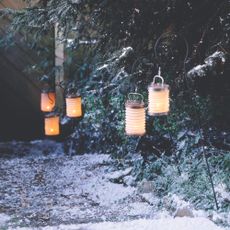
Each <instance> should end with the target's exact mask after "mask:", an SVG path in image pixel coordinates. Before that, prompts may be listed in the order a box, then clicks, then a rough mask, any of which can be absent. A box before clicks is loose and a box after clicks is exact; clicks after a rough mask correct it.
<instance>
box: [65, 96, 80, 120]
mask: <svg viewBox="0 0 230 230" xmlns="http://www.w3.org/2000/svg"><path fill="white" fill-rule="evenodd" d="M66 115H67V116H68V117H72V118H74V117H81V116H82V103H81V97H80V96H67V98H66Z"/></svg>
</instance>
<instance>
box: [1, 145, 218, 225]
mask: <svg viewBox="0 0 230 230" xmlns="http://www.w3.org/2000/svg"><path fill="white" fill-rule="evenodd" d="M63 152H64V151H63V148H62V146H61V145H60V144H55V143H53V142H52V141H51V142H50V141H37V142H31V143H29V144H28V143H27V144H23V143H10V144H1V143H0V153H1V155H0V156H1V159H0V173H1V176H0V229H4V230H5V229H12V230H15V229H20V230H21V229H26V230H30V229H42V230H55V229H57V230H58V229H60V230H68V229H70V230H190V229H191V230H218V229H221V228H219V227H217V226H216V225H215V224H214V223H213V222H211V221H210V220H209V219H208V218H205V217H207V215H197V214H196V213H195V212H193V211H194V210H192V209H191V211H192V212H193V213H195V215H194V216H195V218H188V217H186V218H175V219H173V218H172V217H170V216H171V215H172V213H171V214H170V212H168V211H167V210H165V211H159V207H158V205H157V204H158V201H159V198H157V197H156V196H155V195H154V193H152V192H151V191H150V192H148V193H144V194H143V192H140V191H139V190H138V188H135V187H131V186H123V185H122V184H117V183H113V182H112V181H114V180H116V179H117V178H119V177H120V176H122V175H124V174H125V175H126V174H128V173H130V172H131V170H130V169H126V170H124V171H115V172H113V171H111V167H110V163H111V162H110V161H111V160H110V158H109V155H98V154H87V155H82V156H67V155H65V154H63ZM4 154H5V155H4ZM146 185H148V184H146ZM141 187H142V188H143V187H144V186H141ZM148 189H149V188H148ZM150 189H151V188H150ZM174 200H176V202H175V204H174V207H175V208H177V207H178V206H179V207H181V206H182V205H183V203H180V200H179V201H178V200H177V197H176V199H174ZM200 217H203V218H200ZM53 226H54V227H53Z"/></svg>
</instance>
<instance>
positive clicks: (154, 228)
mask: <svg viewBox="0 0 230 230" xmlns="http://www.w3.org/2000/svg"><path fill="white" fill-rule="evenodd" d="M16 229H18V230H28V228H16ZM41 229H42V230H194V229H195V230H221V228H219V227H217V226H216V225H215V224H214V223H213V222H211V221H210V220H208V219H205V218H175V219H173V218H164V219H158V220H146V219H140V220H135V221H127V222H120V223H114V222H103V223H98V224H82V225H60V226H58V227H49V226H48V227H44V228H41Z"/></svg>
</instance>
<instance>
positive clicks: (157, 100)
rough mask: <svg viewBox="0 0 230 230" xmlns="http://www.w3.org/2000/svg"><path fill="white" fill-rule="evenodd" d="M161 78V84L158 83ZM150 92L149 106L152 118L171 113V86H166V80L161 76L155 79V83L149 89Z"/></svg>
mask: <svg viewBox="0 0 230 230" xmlns="http://www.w3.org/2000/svg"><path fill="white" fill-rule="evenodd" d="M157 78H159V79H160V80H161V83H156V79H157ZM148 91H149V96H148V100H149V105H148V114H149V115H150V116H162V115H167V114H168V113H169V107H170V103H169V100H170V99H169V85H166V84H164V79H163V78H162V77H161V76H160V71H159V74H158V75H156V76H155V77H154V78H153V82H152V83H151V84H150V85H149V87H148Z"/></svg>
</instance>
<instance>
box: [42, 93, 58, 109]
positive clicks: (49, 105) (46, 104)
mask: <svg viewBox="0 0 230 230" xmlns="http://www.w3.org/2000/svg"><path fill="white" fill-rule="evenodd" d="M55 103H56V94H55V91H54V90H50V89H46V90H42V92H41V111H42V112H51V111H52V110H53V109H54V107H55Z"/></svg>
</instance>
